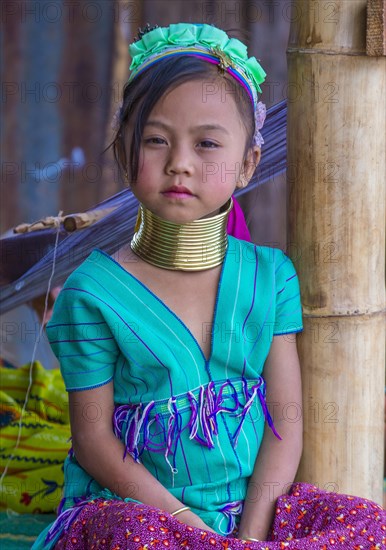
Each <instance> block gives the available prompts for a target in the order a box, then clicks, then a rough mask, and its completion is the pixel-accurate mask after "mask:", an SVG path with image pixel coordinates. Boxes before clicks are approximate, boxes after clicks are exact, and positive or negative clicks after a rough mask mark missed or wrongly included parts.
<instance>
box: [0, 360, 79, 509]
mask: <svg viewBox="0 0 386 550" xmlns="http://www.w3.org/2000/svg"><path fill="white" fill-rule="evenodd" d="M29 378H30V365H25V366H24V367H21V368H18V369H11V368H6V367H0V380H1V390H0V401H1V409H0V425H1V449H0V472H1V473H2V472H3V471H4V468H5V465H6V464H8V469H7V474H6V476H5V478H4V482H3V483H2V484H1V486H0V508H1V509H2V510H13V511H15V512H18V513H22V514H25V513H31V512H33V513H41V512H45V513H46V512H56V509H57V507H58V504H59V502H60V499H61V494H62V489H63V462H64V459H65V457H66V456H67V453H68V450H69V448H70V443H69V439H70V425H69V416H68V397H67V392H66V390H65V388H64V383H63V379H62V376H61V374H60V371H59V370H58V369H56V370H55V369H54V370H50V371H46V370H45V369H44V368H43V367H42V365H41V364H40V363H38V362H35V363H34V364H33V366H32V370H31V378H32V386H31V391H30V396H29V400H28V403H27V407H26V412H25V413H24V415H23V420H22V421H21V437H20V442H19V444H18V447H17V449H15V448H14V447H15V444H16V441H17V437H18V433H19V426H20V417H21V412H22V407H23V403H24V400H25V396H26V392H27V388H28V384H29Z"/></svg>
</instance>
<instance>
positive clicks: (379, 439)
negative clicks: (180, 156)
mask: <svg viewBox="0 0 386 550" xmlns="http://www.w3.org/2000/svg"><path fill="white" fill-rule="evenodd" d="M293 9H294V11H293V14H296V15H297V16H296V17H295V16H294V17H292V21H293V23H292V24H291V32H290V41H289V47H288V66H289V82H290V88H291V89H292V91H293V94H295V93H296V97H295V95H293V97H292V98H289V99H290V101H289V109H288V164H289V167H290V168H291V169H290V170H289V172H288V188H289V195H288V200H289V205H288V213H289V246H288V249H289V252H290V254H291V255H292V256H293V259H294V261H295V265H296V267H297V270H298V274H299V278H300V285H301V294H302V303H303V311H304V326H305V331H304V334H303V335H302V336H301V337H300V338H299V353H300V358H301V363H302V374H303V399H304V409H303V410H304V430H305V431H304V452H303V458H302V462H301V465H300V468H299V472H298V478H299V479H300V480H303V481H308V482H311V483H316V484H318V485H321V486H322V487H323V486H328V487H331V488H333V489H336V490H338V491H340V492H343V493H351V494H357V495H358V496H363V497H367V498H371V499H372V500H374V501H377V502H380V503H381V502H382V479H383V410H384V383H385V371H384V368H385V318H384V308H385V291H384V266H385V223H384V221H385V198H386V197H385V189H386V187H385V175H386V163H385V148H386V139H385V136H386V131H385V130H386V97H385V84H386V82H385V80H386V59H385V58H370V57H366V47H365V46H366V36H365V28H366V1H365V0H363V1H362V0H352V1H350V2H346V1H344V0H342V1H335V2H323V1H321V2H312V3H311V2H310V3H308V2H303V1H301V0H299V1H296V2H295V3H294V6H293ZM316 10H318V12H316ZM317 15H318V17H317ZM317 412H318V414H319V416H318V422H315V414H317Z"/></svg>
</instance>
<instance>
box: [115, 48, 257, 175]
mask: <svg viewBox="0 0 386 550" xmlns="http://www.w3.org/2000/svg"><path fill="white" fill-rule="evenodd" d="M219 77H220V74H219V71H218V68H217V66H215V65H213V64H211V63H208V62H207V61H203V60H201V59H198V58H195V57H189V56H181V57H169V58H165V59H162V60H160V61H158V62H157V63H155V65H153V66H151V67H149V68H147V69H145V70H144V71H143V72H142V73H141V74H139V75H138V76H136V77H135V78H134V79H133V80H132V81H130V82H127V83H126V84H125V86H124V89H123V103H122V107H121V109H120V111H119V114H118V117H117V125H118V129H117V133H116V135H115V138H114V140H113V142H112V143H111V144H110V145H109V147H111V146H112V147H113V153H114V158H115V160H116V162H117V163H118V166H119V168H122V167H125V166H127V165H129V167H130V174H129V179H130V181H132V182H135V181H136V180H137V176H138V169H139V166H138V163H139V151H140V146H141V140H142V132H143V129H144V126H145V124H146V121H147V119H148V117H149V115H150V113H151V111H152V109H153V107H154V106H155V104H156V103H157V102H158V101H159V100H160V99H161V97H162V96H163V95H164V94H165V93H166V92H168V91H171V90H172V89H173V88H175V87H177V86H178V85H179V84H183V83H184V82H187V81H190V80H199V79H202V78H204V79H205V78H208V79H210V80H212V81H213V80H215V79H217V78H219ZM221 78H223V79H224V81H225V82H226V84H227V86H228V85H229V88H227V93H234V94H235V101H236V105H237V108H238V110H239V113H240V116H241V119H242V122H243V124H244V126H245V129H246V133H247V141H246V147H245V154H246V153H247V151H248V149H249V148H250V147H251V146H252V141H253V134H254V131H255V119H254V111H253V105H252V101H251V99H250V98H249V95H248V93H247V91H246V90H244V88H243V87H242V86H241V85H240V84H238V83H237V81H236V80H235V79H234V78H233V77H232V76H230V75H229V74H227V73H225V74H224V76H221ZM131 123H132V125H133V129H132V134H131V146H130V158H129V162H127V158H126V148H125V131H126V128H127V126H128V125H129V124H131ZM109 147H108V148H109ZM122 165H123V166H122Z"/></svg>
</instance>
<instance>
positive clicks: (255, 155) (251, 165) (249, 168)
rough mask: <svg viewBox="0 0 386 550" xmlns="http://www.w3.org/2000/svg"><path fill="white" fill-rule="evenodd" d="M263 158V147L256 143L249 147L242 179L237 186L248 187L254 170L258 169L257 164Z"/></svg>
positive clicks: (242, 170)
mask: <svg viewBox="0 0 386 550" xmlns="http://www.w3.org/2000/svg"><path fill="white" fill-rule="evenodd" d="M260 159H261V149H260V147H259V146H258V145H254V146H253V147H250V149H248V152H247V154H246V156H245V159H244V162H243V166H242V169H241V173H240V181H239V182H238V183H237V185H236V187H246V186H247V185H248V183H249V182H250V180H251V178H252V176H253V174H254V171H255V170H256V167H257V165H258V164H259V162H260Z"/></svg>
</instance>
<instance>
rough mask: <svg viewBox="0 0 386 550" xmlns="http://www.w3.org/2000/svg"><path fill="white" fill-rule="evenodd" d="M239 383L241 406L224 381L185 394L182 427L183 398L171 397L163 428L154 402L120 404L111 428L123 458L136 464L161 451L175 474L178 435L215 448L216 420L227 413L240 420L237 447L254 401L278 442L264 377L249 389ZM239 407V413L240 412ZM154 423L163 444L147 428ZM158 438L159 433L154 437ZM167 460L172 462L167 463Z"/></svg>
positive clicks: (231, 386) (234, 390)
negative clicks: (120, 444)
mask: <svg viewBox="0 0 386 550" xmlns="http://www.w3.org/2000/svg"><path fill="white" fill-rule="evenodd" d="M241 383H242V393H243V397H244V399H243V401H244V404H243V403H242V402H241V401H240V398H239V396H238V394H237V390H236V388H235V385H234V383H233V382H232V381H231V380H226V381H225V382H223V383H222V384H221V385H220V387H219V388H218V390H217V391H216V385H215V383H214V382H213V381H211V382H209V384H208V385H207V386H200V388H199V389H198V392H196V395H195V393H194V392H193V391H189V392H187V394H186V396H185V398H186V399H185V402H186V400H187V402H188V404H189V409H190V418H189V421H188V422H187V423H185V425H184V424H183V420H182V413H181V410H179V406H178V403H179V402H180V401H181V399H183V398H184V396H181V395H179V396H172V397H171V398H170V399H169V400H168V402H167V409H168V413H169V416H168V419H167V428H166V429H165V428H164V427H163V425H162V422H161V421H160V415H159V413H156V410H157V403H156V402H155V401H150V402H149V403H148V404H146V405H145V404H143V403H138V404H128V405H119V406H118V407H116V409H115V412H114V416H113V429H114V433H115V435H116V436H117V437H118V438H119V439H121V440H122V441H123V443H124V445H125V452H124V457H123V458H125V457H126V455H127V454H129V455H130V456H131V457H132V458H133V459H134V460H135V461H136V462H140V457H141V455H142V454H143V452H144V451H145V450H146V451H149V452H164V455H165V460H166V462H167V463H168V464H169V466H170V469H171V471H172V473H173V474H174V473H177V468H176V462H175V461H176V452H177V448H178V442H179V439H180V437H181V433H182V432H183V431H184V430H188V431H189V439H194V440H195V441H197V442H198V443H199V444H200V445H203V446H204V447H207V448H208V449H213V448H214V447H215V443H214V437H215V436H216V435H218V424H217V417H218V415H219V414H220V413H225V414H230V415H233V416H235V417H237V418H239V419H240V420H239V424H238V427H237V429H236V431H235V433H234V434H233V435H232V439H233V442H234V445H235V447H236V446H237V443H238V438H239V435H240V433H241V430H242V428H243V424H244V422H245V419H246V417H247V415H248V414H249V412H250V409H251V407H252V405H253V403H254V401H255V400H256V399H257V398H258V399H259V402H260V404H261V407H262V411H263V413H264V417H265V419H266V421H267V423H268V425H269V427H270V428H271V430H272V431H273V433H274V434H275V436H276V437H277V438H278V439H281V437H280V436H279V434H278V433H277V431H276V429H275V426H274V424H273V420H272V418H271V415H270V414H269V411H268V407H267V404H266V400H265V382H264V379H263V377H262V376H259V377H258V378H257V380H256V383H255V384H253V385H252V386H251V387H248V381H247V380H246V379H245V378H242V380H241ZM225 390H230V392H229V393H228V394H227V395H226V396H224V392H225ZM225 400H230V401H231V404H229V403H224V401H225ZM159 403H160V402H158V404H159ZM182 408H183V409H184V410H186V405H185V404H184V406H183V407H182ZM240 408H241V409H242V410H241V411H239V409H240ZM238 411H239V412H238ZM152 413H153V414H154V413H155V414H154V417H153V418H151V414H152ZM154 422H156V423H157V424H159V425H160V430H161V435H162V438H163V442H159V441H158V442H156V441H154V440H152V438H151V435H150V427H151V425H152V424H153V423H154ZM159 435H160V434H159V433H158V434H157V437H158V436H159ZM169 457H172V459H171V460H170V459H169Z"/></svg>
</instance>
